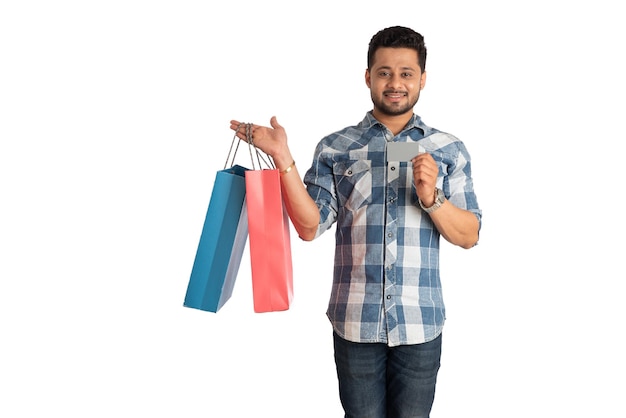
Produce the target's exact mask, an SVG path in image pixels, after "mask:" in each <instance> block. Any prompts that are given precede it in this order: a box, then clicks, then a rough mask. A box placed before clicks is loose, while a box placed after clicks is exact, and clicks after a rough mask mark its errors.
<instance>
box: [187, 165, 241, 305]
mask: <svg viewBox="0 0 626 418" xmlns="http://www.w3.org/2000/svg"><path fill="white" fill-rule="evenodd" d="M247 170H248V169H247V168H245V167H242V166H239V165H234V166H232V167H231V168H228V169H224V170H220V171H218V172H217V174H216V175H215V182H214V185H213V191H212V193H211V200H210V202H209V208H208V210H207V213H206V217H205V220H204V225H203V227H202V234H201V235H200V242H199V243H198V249H197V251H196V256H195V259H194V263H193V268H192V270H191V277H190V278H189V284H188V286H187V293H186V295H185V302H184V306H185V307H188V308H196V309H201V310H204V311H209V312H217V311H218V310H219V309H220V308H221V307H222V306H223V305H224V303H226V301H228V299H229V298H230V297H231V295H232V291H233V287H234V284H235V279H236V277H237V272H238V270H239V265H240V262H241V258H242V255H243V251H244V248H245V245H246V241H247V237H248V222H247V214H246V205H245V197H246V184H245V172H246V171H247Z"/></svg>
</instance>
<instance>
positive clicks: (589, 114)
mask: <svg viewBox="0 0 626 418" xmlns="http://www.w3.org/2000/svg"><path fill="white" fill-rule="evenodd" d="M609 4H612V5H615V6H609ZM216 5H219V6H216ZM617 7H618V2H611V1H597V2H579V1H541V2H539V1H531V2H528V1H527V2H518V3H513V2H497V1H491V2H488V1H478V2H464V1H451V2H442V1H439V2H435V1H415V0H412V1H397V2H381V1H359V2H339V1H332V2H329V1H319V0H318V1H315V2H312V3H308V4H305V3H301V2H286V1H285V2H284V3H280V2H273V1H266V2H262V1H242V0H231V1H228V2H201V1H184V0H181V1H176V2H174V1H138V0H125V1H107V2H104V1H92V2H84V1H83V2H81V1H56V2H43V1H6V2H3V3H2V5H1V6H0V60H1V65H0V139H1V148H0V193H1V194H0V196H1V199H2V203H1V205H0V257H1V258H0V279H1V281H0V335H1V336H2V342H1V343H0V398H1V401H0V415H1V416H6V417H45V416H63V417H112V416H116V417H142V416H164V417H182V416H204V417H241V416H258V417H272V418H279V417H340V416H342V411H341V407H340V404H339V400H338V395H337V384H336V377H335V371H334V363H333V358H332V347H331V345H332V344H331V328H330V324H329V323H328V320H327V319H326V317H325V313H324V312H325V308H326V303H327V298H328V295H329V291H330V284H331V272H332V251H333V248H332V247H333V231H334V229H333V231H331V232H329V233H327V234H326V235H325V236H323V237H322V238H320V239H319V240H317V241H314V242H312V243H305V242H302V241H300V240H298V239H297V238H295V234H293V235H292V237H294V239H293V243H292V251H293V261H294V275H295V299H294V301H293V305H292V308H291V309H290V310H289V311H286V312H281V313H268V314H255V313H254V312H253V309H252V299H251V283H250V267H249V263H247V260H246V255H244V262H243V263H242V266H241V270H240V275H239V277H238V281H237V284H236V287H235V291H234V294H233V297H232V299H231V300H230V301H229V302H228V304H227V305H226V306H225V307H224V308H223V309H222V310H221V311H220V312H219V313H217V314H212V313H208V312H202V311H197V310H193V309H188V308H184V307H183V306H182V302H183V299H184V294H185V291H186V287H187V283H188V278H189V273H190V271H191V266H192V263H193V258H194V255H195V251H196V247H197V243H198V239H199V234H200V231H201V227H202V223H203V221H204V215H205V211H206V207H207V204H208V200H209V197H210V192H211V188H212V183H213V179H214V175H215V172H216V170H219V169H221V168H222V167H223V165H224V160H225V157H226V154H227V152H228V147H229V146H230V141H231V139H232V133H231V131H230V130H229V121H230V120H231V119H233V118H236V119H239V120H243V121H246V122H255V123H262V124H267V123H269V118H270V117H271V116H272V115H276V116H278V120H279V122H280V123H281V124H283V126H285V128H286V129H287V132H288V134H289V138H290V144H291V147H292V150H293V153H294V154H295V158H296V161H297V163H298V166H299V167H300V170H301V174H303V173H304V171H305V169H306V168H307V165H308V163H309V162H310V160H311V157H312V152H313V149H314V147H315V144H316V143H317V142H318V141H319V140H320V139H321V138H322V137H323V136H324V135H326V134H328V133H331V132H333V131H335V130H337V129H340V128H343V127H344V126H347V125H352V124H355V123H357V122H358V121H360V120H361V119H362V118H363V116H364V114H365V112H366V111H368V110H369V109H370V108H371V102H370V99H369V92H368V90H367V88H366V86H365V83H364V77H363V76H364V72H365V66H366V52H367V44H368V42H369V40H370V38H371V36H372V35H373V34H374V33H375V32H377V31H378V30H380V29H382V28H384V27H387V26H392V25H406V26H410V27H412V28H414V29H416V30H418V31H420V32H421V33H422V34H424V36H425V39H426V43H427V46H428V48H429V55H428V61H427V71H428V80H427V84H426V89H425V90H424V91H423V92H422V97H421V99H420V102H419V103H418V105H417V107H416V112H417V113H418V114H420V115H421V116H422V118H423V119H424V121H425V122H426V123H427V124H429V125H431V126H434V127H436V128H439V129H441V130H444V131H447V132H450V133H452V134H454V135H456V136H458V137H459V138H461V139H462V140H463V141H464V142H465V144H466V146H467V147H468V149H469V151H470V153H471V155H472V158H473V163H474V180H475V186H476V192H477V195H478V198H479V203H480V204H481V207H482V209H483V213H484V217H483V222H484V223H483V229H482V233H481V241H480V244H479V245H478V246H477V247H475V248H473V249H471V250H469V251H466V250H462V249H460V248H455V247H452V246H451V245H449V244H444V245H443V249H442V275H443V285H444V293H445V296H446V303H447V307H448V315H447V316H448V319H447V323H446V329H445V332H444V351H443V359H442V361H443V365H442V369H441V371H440V375H439V383H438V387H437V396H436V400H435V406H434V409H433V413H432V416H433V417H434V418H446V417H461V416H463V417H497V418H502V417H507V418H510V417H529V416H533V417H565V416H567V417H591V416H594V417H603V418H608V417H624V416H625V415H626V407H625V406H624V403H623V400H622V399H623V390H624V384H623V379H624V373H625V372H626V367H625V362H624V359H623V358H624V352H625V350H626V345H625V343H624V338H623V320H624V318H625V314H626V311H625V309H624V305H623V301H622V300H623V297H624V292H623V290H622V289H623V283H622V282H623V281H624V278H625V276H626V275H625V273H624V267H623V263H621V261H622V260H621V259H622V258H623V257H624V251H623V249H624V244H623V236H624V233H626V230H625V227H624V220H623V219H624V216H623V209H622V207H621V205H622V203H621V202H622V200H623V190H624V171H623V165H624V154H623V149H624V147H623V142H624V139H625V135H624V129H623V111H624V99H623V97H624V93H625V91H624V90H625V89H624V81H623V80H624V77H623V74H624V71H625V70H626V68H624V67H625V66H624V62H623V58H622V55H623V53H622V49H623V45H622V43H623V40H624V39H625V35H626V33H625V31H624V29H623V19H622V18H621V17H620V16H621V15H620V13H618V8H617ZM620 27H621V28H620ZM244 162H245V160H244ZM246 254H248V253H247V252H246Z"/></svg>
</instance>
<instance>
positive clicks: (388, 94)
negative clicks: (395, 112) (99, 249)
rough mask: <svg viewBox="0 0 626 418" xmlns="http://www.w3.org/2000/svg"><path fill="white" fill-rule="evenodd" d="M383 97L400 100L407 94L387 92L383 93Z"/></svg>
mask: <svg viewBox="0 0 626 418" xmlns="http://www.w3.org/2000/svg"><path fill="white" fill-rule="evenodd" d="M383 95H384V96H386V97H389V98H390V99H400V98H402V97H405V96H406V95H407V93H406V92H404V91H385V92H383Z"/></svg>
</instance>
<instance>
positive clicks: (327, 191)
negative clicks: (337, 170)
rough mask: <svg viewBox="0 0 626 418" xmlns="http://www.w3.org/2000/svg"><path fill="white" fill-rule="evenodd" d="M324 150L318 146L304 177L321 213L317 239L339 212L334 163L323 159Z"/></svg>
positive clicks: (310, 194)
mask: <svg viewBox="0 0 626 418" xmlns="http://www.w3.org/2000/svg"><path fill="white" fill-rule="evenodd" d="M322 148H323V146H322V145H321V144H320V145H318V146H317V148H316V150H315V156H314V158H313V163H312V165H311V168H309V170H308V171H307V172H306V174H305V175H304V184H305V185H306V188H307V191H308V193H309V196H311V198H312V199H313V201H315V204H316V205H317V207H318V209H319V211H320V223H319V226H318V228H317V233H316V235H315V238H317V237H319V236H320V235H321V234H323V233H324V232H325V231H327V230H328V229H329V228H330V227H331V226H332V225H333V223H335V221H336V220H337V212H338V205H337V193H336V189H335V181H334V176H333V167H332V161H329V160H327V159H325V158H323V157H322V156H323V152H322Z"/></svg>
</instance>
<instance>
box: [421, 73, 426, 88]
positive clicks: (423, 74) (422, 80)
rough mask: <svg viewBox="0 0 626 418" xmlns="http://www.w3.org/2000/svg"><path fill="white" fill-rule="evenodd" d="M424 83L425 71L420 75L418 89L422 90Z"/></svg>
mask: <svg viewBox="0 0 626 418" xmlns="http://www.w3.org/2000/svg"><path fill="white" fill-rule="evenodd" d="M425 85H426V71H424V72H423V73H422V77H421V78H420V90H423V89H424V86H425Z"/></svg>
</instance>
